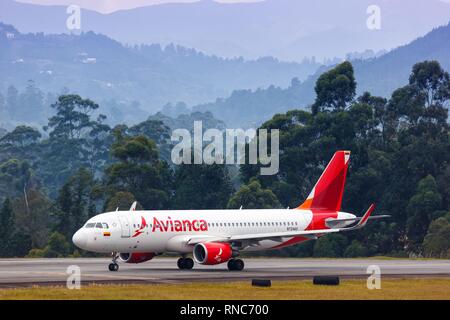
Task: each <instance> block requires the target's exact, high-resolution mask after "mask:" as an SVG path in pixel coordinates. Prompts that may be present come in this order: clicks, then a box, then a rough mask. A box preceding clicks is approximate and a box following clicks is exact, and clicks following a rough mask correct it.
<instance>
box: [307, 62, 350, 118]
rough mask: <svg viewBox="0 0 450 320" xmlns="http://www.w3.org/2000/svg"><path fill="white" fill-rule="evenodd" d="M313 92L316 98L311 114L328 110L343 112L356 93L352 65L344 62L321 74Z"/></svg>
mask: <svg viewBox="0 0 450 320" xmlns="http://www.w3.org/2000/svg"><path fill="white" fill-rule="evenodd" d="M314 90H315V91H316V95H317V96H316V101H315V102H314V104H313V105H312V112H313V114H315V113H317V112H321V111H324V110H328V109H331V110H332V111H342V110H344V109H345V108H346V107H347V105H348V104H349V102H351V101H352V100H353V98H354V96H355V92H356V81H355V77H354V75H353V66H352V64H351V63H350V62H348V61H346V62H343V63H341V64H339V65H337V66H336V67H334V68H333V69H331V70H330V71H327V72H324V73H322V74H321V75H320V77H319V79H317V81H316V86H315V88H314Z"/></svg>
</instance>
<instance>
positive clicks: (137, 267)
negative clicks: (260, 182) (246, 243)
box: [0, 257, 450, 288]
mask: <svg viewBox="0 0 450 320" xmlns="http://www.w3.org/2000/svg"><path fill="white" fill-rule="evenodd" d="M244 261H245V269H244V270H243V271H241V272H236V271H232V272H230V271H228V270H227V268H226V264H221V265H217V266H202V265H195V266H194V269H192V270H189V271H187V270H178V269H177V266H176V258H163V257H160V258H155V259H153V260H151V261H148V262H144V263H141V264H126V263H120V270H119V271H118V272H110V271H108V268H107V267H108V264H109V262H110V261H109V259H106V258H95V259H94V258H78V259H0V287H3V288H4V287H17V286H29V285H34V284H41V285H48V284H65V283H66V280H67V277H68V273H67V268H68V267H69V266H72V265H76V266H79V267H80V269H81V281H82V283H92V282H95V283H180V282H191V281H234V280H247V279H251V278H265V279H272V280H281V279H305V278H306V279H311V278H312V277H313V276H315V275H339V276H341V277H344V278H346V277H349V278H354V277H367V276H368V274H367V267H368V266H369V265H377V266H379V267H380V269H381V273H382V276H385V277H413V276H416V277H426V276H428V277H429V276H435V277H436V276H442V277H450V260H383V259H379V260H375V259H290V258H254V259H244Z"/></svg>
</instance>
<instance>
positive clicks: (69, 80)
mask: <svg viewBox="0 0 450 320" xmlns="http://www.w3.org/2000/svg"><path fill="white" fill-rule="evenodd" d="M0 48H1V50H0V93H3V94H4V93H5V92H6V89H7V87H8V86H10V85H13V86H15V87H17V88H18V89H21V88H24V87H26V85H27V83H28V81H29V80H30V79H31V80H33V81H34V83H35V85H36V87H38V88H40V89H41V90H42V91H43V92H52V93H55V94H56V93H60V92H61V91H62V90H63V88H64V87H66V88H68V89H69V90H70V91H71V92H75V93H78V94H80V95H82V96H85V97H89V98H92V99H94V100H96V101H98V102H101V101H109V100H111V99H114V100H116V101H119V102H125V103H126V104H130V103H132V102H133V101H137V102H138V103H139V104H140V108H141V109H142V110H144V111H146V112H148V113H152V112H155V111H157V110H160V109H161V108H162V107H163V105H165V104H166V103H168V102H177V101H183V102H185V103H187V104H189V105H193V104H198V103H203V102H208V101H211V100H214V99H216V98H217V97H221V96H222V97H223V96H228V95H229V94H230V93H231V92H232V91H233V90H234V89H236V88H247V89H256V88H259V87H267V86H269V85H272V84H275V85H279V86H287V85H288V84H289V82H290V80H291V79H292V78H293V77H298V78H299V79H302V80H304V79H306V78H307V76H308V75H310V74H313V73H314V72H315V71H316V70H317V68H319V66H320V64H319V63H317V62H315V61H312V60H304V61H303V62H302V63H294V62H281V61H278V60H277V59H274V58H270V57H267V58H260V59H257V60H245V59H243V58H235V59H225V58H220V57H217V56H213V55H205V54H203V53H202V52H199V51H197V50H194V49H189V48H185V47H181V46H176V45H167V46H165V47H162V46H160V45H158V44H153V45H142V46H126V45H123V44H121V43H119V42H117V41H115V40H113V39H111V38H109V37H107V36H104V35H101V34H96V33H94V32H87V33H82V34H80V35H75V34H70V35H69V34H51V35H46V34H43V33H28V34H23V33H21V32H19V31H18V30H17V29H15V28H14V27H13V26H11V25H6V24H1V23H0ZM123 111H125V113H126V112H127V111H126V110H123Z"/></svg>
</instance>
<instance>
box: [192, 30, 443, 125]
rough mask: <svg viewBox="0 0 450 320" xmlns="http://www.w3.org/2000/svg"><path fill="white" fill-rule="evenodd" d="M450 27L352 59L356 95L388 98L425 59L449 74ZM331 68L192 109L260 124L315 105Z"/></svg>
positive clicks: (241, 122)
mask: <svg viewBox="0 0 450 320" xmlns="http://www.w3.org/2000/svg"><path fill="white" fill-rule="evenodd" d="M449 53H450V24H447V25H446V26H443V27H439V28H435V29H434V30H432V31H431V32H429V33H427V34H426V35H424V36H422V37H420V38H418V39H416V40H414V41H412V42H411V43H409V44H407V45H404V46H401V47H398V48H396V49H394V50H392V51H390V52H388V53H386V54H384V55H382V56H380V57H377V58H372V59H366V60H352V61H351V62H352V64H353V67H354V70H355V78H356V82H357V93H358V94H361V93H363V92H364V91H369V92H370V93H371V94H373V95H379V96H383V97H387V98H388V97H389V96H390V95H391V93H392V92H393V90H395V89H397V88H399V87H401V86H404V85H405V84H407V82H408V78H409V75H410V73H411V69H412V67H413V65H414V64H415V63H417V62H421V61H424V60H437V61H439V63H440V64H441V66H442V67H443V68H444V69H445V70H447V71H450V54H449ZM331 67H332V66H326V67H325V66H324V67H321V68H319V70H318V71H317V72H316V73H315V74H314V75H312V76H310V77H309V78H308V79H307V80H306V81H304V82H302V83H298V82H295V81H294V82H293V83H291V85H290V86H289V87H286V88H285V89H283V88H275V87H270V88H268V89H265V90H257V91H250V90H238V91H235V92H233V94H232V95H231V96H230V97H228V98H227V99H217V100H216V101H215V102H211V103H206V104H201V105H198V106H195V107H194V108H193V109H194V110H197V111H211V112H212V113H213V114H214V116H215V117H217V118H219V119H222V120H224V121H225V122H226V123H228V124H232V123H233V124H237V125H240V126H243V127H248V126H255V125H259V124H261V123H262V122H264V121H265V120H267V119H269V118H270V117H272V116H273V115H274V114H275V113H280V112H285V111H287V110H291V109H295V108H299V109H307V108H308V107H309V105H310V104H312V103H313V102H314V99H315V92H314V86H315V83H316V80H317V78H318V77H319V76H320V74H322V73H323V72H324V71H327V70H328V69H330V68H331Z"/></svg>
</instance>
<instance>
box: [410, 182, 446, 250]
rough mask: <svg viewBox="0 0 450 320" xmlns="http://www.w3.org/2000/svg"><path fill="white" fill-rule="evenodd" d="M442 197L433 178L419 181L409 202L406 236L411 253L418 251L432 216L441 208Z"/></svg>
mask: <svg viewBox="0 0 450 320" xmlns="http://www.w3.org/2000/svg"><path fill="white" fill-rule="evenodd" d="M441 201H442V197H441V195H440V193H439V191H438V188H437V185H436V181H435V179H434V177H433V176H431V175H428V176H426V177H425V178H423V179H422V180H420V181H419V184H418V186H417V189H416V194H415V195H414V196H413V197H412V198H411V199H410V200H409V203H408V207H407V208H406V210H407V212H408V220H407V226H406V227H407V235H408V240H409V245H410V250H411V251H417V250H419V247H420V244H421V243H422V241H423V239H424V237H425V235H426V233H427V228H428V226H429V225H430V222H431V220H432V218H433V214H434V213H435V212H436V211H437V210H439V208H440V207H441Z"/></svg>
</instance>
